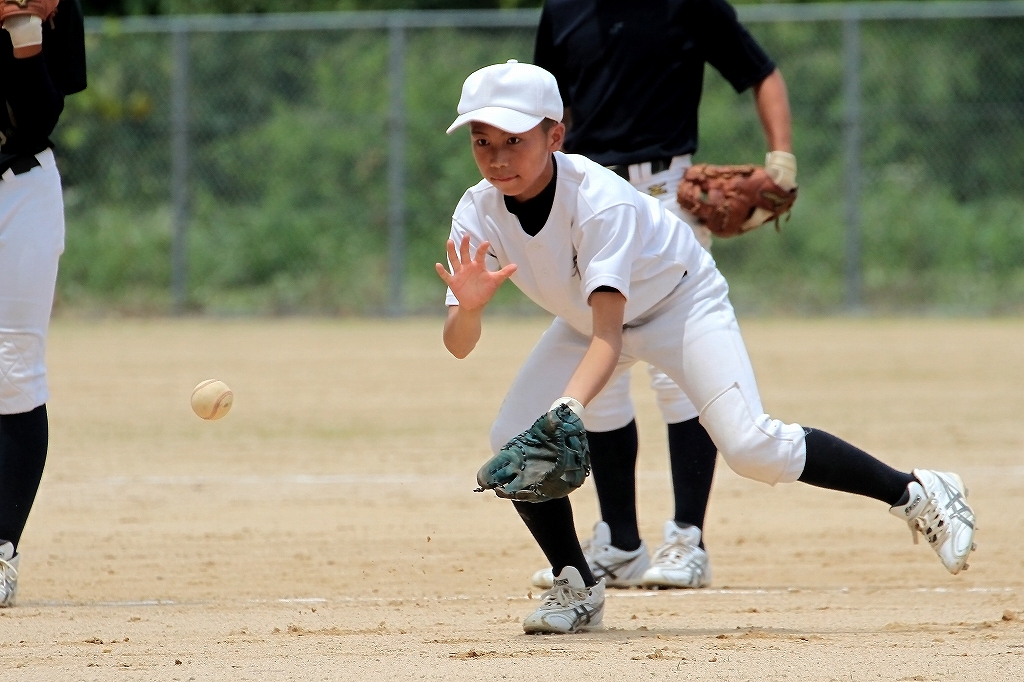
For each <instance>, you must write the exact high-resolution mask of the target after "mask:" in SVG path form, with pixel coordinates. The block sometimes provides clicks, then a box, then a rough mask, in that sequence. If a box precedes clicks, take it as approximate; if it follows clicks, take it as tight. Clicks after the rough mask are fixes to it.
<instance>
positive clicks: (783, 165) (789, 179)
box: [743, 151, 796, 230]
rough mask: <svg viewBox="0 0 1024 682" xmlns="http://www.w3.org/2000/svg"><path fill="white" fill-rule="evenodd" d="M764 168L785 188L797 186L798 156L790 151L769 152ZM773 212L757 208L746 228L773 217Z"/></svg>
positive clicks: (777, 183) (789, 188)
mask: <svg viewBox="0 0 1024 682" xmlns="http://www.w3.org/2000/svg"><path fill="white" fill-rule="evenodd" d="M764 170H765V172H767V173H768V175H769V176H771V179H772V180H774V181H775V184H776V185H778V186H779V187H781V188H782V189H784V190H787V191H788V190H791V189H793V188H794V187H796V157H795V156H793V155H792V154H790V153H789V152H780V151H774V152H768V154H767V155H766V156H765V157H764ZM771 215H772V214H771V213H770V212H768V211H766V210H764V209H763V208H755V209H754V213H753V215H751V216H750V218H748V219H747V222H745V223H743V229H744V230H751V229H753V228H755V227H757V226H759V225H764V223H765V221H766V220H768V218H770V217H771Z"/></svg>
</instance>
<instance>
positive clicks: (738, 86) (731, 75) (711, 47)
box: [691, 0, 775, 92]
mask: <svg viewBox="0 0 1024 682" xmlns="http://www.w3.org/2000/svg"><path fill="white" fill-rule="evenodd" d="M691 6H692V8H693V12H694V17H695V19H696V24H697V30H696V31H695V32H694V35H695V37H696V39H697V41H698V43H699V44H700V46H701V49H702V51H703V53H704V59H705V61H707V62H708V63H709V64H711V65H712V66H713V67H715V68H716V69H717V70H718V72H719V73H720V74H722V76H723V77H724V78H725V79H726V80H727V81H729V83H730V84H731V85H732V87H733V88H734V89H735V90H736V92H743V91H744V90H746V89H747V88H749V87H750V86H752V85H756V84H758V83H760V82H761V81H763V80H764V79H765V78H767V77H768V76H769V75H771V73H772V71H774V70H775V62H773V61H772V60H771V58H770V57H769V56H768V55H767V54H766V53H765V51H764V50H763V49H762V48H761V46H760V45H758V44H757V41H755V40H754V37H753V36H751V35H750V33H749V32H748V31H747V29H746V28H744V27H743V25H742V24H740V22H739V19H737V18H736V10H735V9H733V6H732V5H730V4H729V3H728V2H726V0H692V5H691Z"/></svg>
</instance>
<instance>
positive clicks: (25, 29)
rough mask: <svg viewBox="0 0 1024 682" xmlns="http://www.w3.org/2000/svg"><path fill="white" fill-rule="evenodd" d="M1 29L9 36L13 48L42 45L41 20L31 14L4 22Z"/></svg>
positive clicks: (20, 15)
mask: <svg viewBox="0 0 1024 682" xmlns="http://www.w3.org/2000/svg"><path fill="white" fill-rule="evenodd" d="M3 28H4V30H5V31H7V32H8V33H10V34H11V44H12V45H14V47H32V46H33V45H42V44H43V20H42V19H40V18H39V17H37V16H35V15H33V14H19V15H18V16H16V17H11V18H10V19H8V20H7V21H5V22H4V25H3Z"/></svg>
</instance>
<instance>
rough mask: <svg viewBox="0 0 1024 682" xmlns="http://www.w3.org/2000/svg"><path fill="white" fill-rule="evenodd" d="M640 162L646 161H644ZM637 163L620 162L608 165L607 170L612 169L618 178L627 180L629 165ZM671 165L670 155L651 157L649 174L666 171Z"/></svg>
mask: <svg viewBox="0 0 1024 682" xmlns="http://www.w3.org/2000/svg"><path fill="white" fill-rule="evenodd" d="M641 163H646V161H644V162H641ZM637 165H639V163H620V164H617V165H614V166H608V170H610V171H612V172H613V173H615V174H616V175H618V176H619V177H620V178H625V179H626V180H629V167H630V166H637ZM671 165H672V157H671V156H669V157H667V158H664V159H651V175H654V174H655V173H660V172H662V171H667V170H668V169H669V167H670V166H671Z"/></svg>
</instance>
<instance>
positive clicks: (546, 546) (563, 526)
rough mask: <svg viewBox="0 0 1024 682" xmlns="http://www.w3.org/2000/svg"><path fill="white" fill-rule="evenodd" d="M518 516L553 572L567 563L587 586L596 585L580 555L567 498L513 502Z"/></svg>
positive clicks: (558, 570)
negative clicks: (531, 534)
mask: <svg viewBox="0 0 1024 682" xmlns="http://www.w3.org/2000/svg"><path fill="white" fill-rule="evenodd" d="M512 504H514V505H515V507H516V511H517V512H519V517H520V518H521V519H522V520H523V522H524V523H526V527H527V528H529V529H530V532H531V533H533V539H534V540H536V541H537V544H538V545H540V549H541V551H542V552H544V556H546V557H547V558H548V561H549V562H550V563H551V570H552V571H554V574H555V575H558V574H559V573H561V572H562V569H563V568H565V567H566V566H574V567H575V568H576V570H578V571H579V572H580V575H581V576H583V582H584V583H586V585H587V587H593V586H594V585H596V584H597V581H596V580H594V574H593V573H591V572H590V566H589V565H587V560H586V558H585V557H584V556H583V550H582V549H581V548H580V540H579V538H578V537H576V526H575V525H573V521H572V506H571V505H570V504H569V498H568V497H562V498H560V499H557V500H548V501H547V502H518V501H513V502H512Z"/></svg>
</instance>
